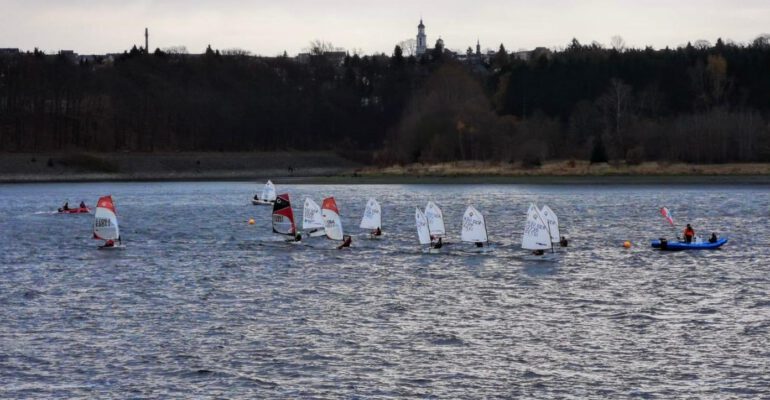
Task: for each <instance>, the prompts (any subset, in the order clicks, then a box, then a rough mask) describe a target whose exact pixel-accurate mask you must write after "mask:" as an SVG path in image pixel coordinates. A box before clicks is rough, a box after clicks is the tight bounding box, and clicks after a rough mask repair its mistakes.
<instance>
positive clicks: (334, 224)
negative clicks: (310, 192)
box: [321, 197, 343, 240]
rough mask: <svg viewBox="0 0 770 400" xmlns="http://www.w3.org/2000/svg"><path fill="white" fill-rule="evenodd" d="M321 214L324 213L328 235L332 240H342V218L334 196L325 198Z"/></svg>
mask: <svg viewBox="0 0 770 400" xmlns="http://www.w3.org/2000/svg"><path fill="white" fill-rule="evenodd" d="M321 215H323V220H324V229H325V230H326V237H328V238H329V239H332V240H342V239H343V234H342V220H341V219H340V213H339V211H338V210H337V202H336V201H334V197H328V198H325V199H324V201H323V205H322V206H321Z"/></svg>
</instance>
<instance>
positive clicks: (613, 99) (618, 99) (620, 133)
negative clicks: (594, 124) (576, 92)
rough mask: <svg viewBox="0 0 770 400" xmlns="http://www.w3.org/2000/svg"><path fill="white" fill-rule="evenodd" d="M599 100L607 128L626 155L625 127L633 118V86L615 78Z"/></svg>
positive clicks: (622, 152)
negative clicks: (631, 109)
mask: <svg viewBox="0 0 770 400" xmlns="http://www.w3.org/2000/svg"><path fill="white" fill-rule="evenodd" d="M597 102H598V104H599V106H600V107H601V108H602V110H603V111H604V116H605V121H606V128H607V130H608V131H612V134H613V137H614V139H615V141H616V142H617V145H618V148H619V149H620V151H621V154H623V155H625V153H626V151H627V150H628V149H627V148H626V147H627V145H628V143H627V141H626V140H625V139H626V138H625V136H626V135H625V129H624V127H625V125H626V123H627V122H628V120H629V119H630V118H631V111H630V108H631V86H629V85H627V84H625V83H623V81H621V80H620V79H616V78H613V79H611V80H610V87H609V88H608V89H607V92H605V93H604V95H602V96H601V97H599V99H598V100H597Z"/></svg>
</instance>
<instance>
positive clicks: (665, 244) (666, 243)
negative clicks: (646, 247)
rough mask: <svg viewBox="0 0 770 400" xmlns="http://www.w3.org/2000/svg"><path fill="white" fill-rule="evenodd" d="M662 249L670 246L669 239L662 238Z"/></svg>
mask: <svg viewBox="0 0 770 400" xmlns="http://www.w3.org/2000/svg"><path fill="white" fill-rule="evenodd" d="M659 240H660V249H661V250H666V249H667V248H668V240H666V238H660V239H659Z"/></svg>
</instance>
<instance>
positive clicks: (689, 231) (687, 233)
mask: <svg viewBox="0 0 770 400" xmlns="http://www.w3.org/2000/svg"><path fill="white" fill-rule="evenodd" d="M684 235H685V236H695V230H693V229H692V228H684Z"/></svg>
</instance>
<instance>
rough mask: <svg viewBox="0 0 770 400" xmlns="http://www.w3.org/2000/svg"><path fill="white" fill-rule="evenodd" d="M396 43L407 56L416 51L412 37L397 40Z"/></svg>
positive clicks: (415, 42)
mask: <svg viewBox="0 0 770 400" xmlns="http://www.w3.org/2000/svg"><path fill="white" fill-rule="evenodd" d="M398 45H399V46H400V47H401V50H402V51H403V52H404V55H405V56H407V57H411V56H413V55H415V53H416V52H417V41H416V40H414V39H406V40H402V41H400V42H398Z"/></svg>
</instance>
